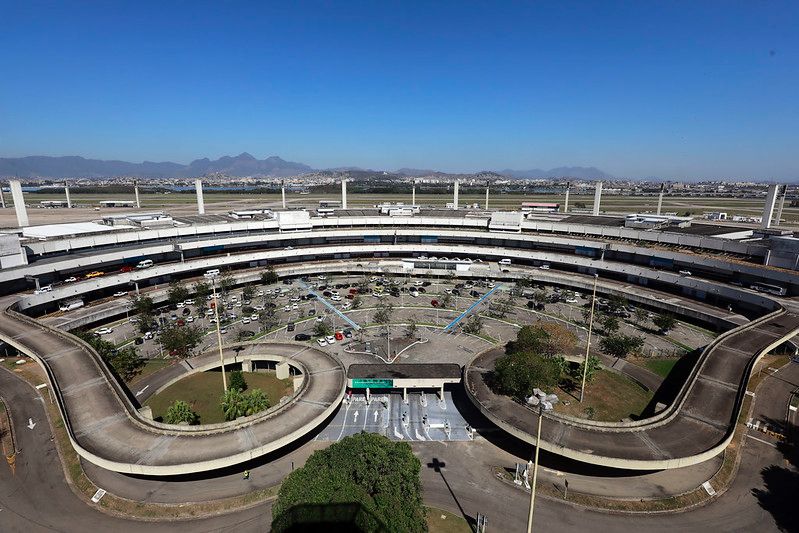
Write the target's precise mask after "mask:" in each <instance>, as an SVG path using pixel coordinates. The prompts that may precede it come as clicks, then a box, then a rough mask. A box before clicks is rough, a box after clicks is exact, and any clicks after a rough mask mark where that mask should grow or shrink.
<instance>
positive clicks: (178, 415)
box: [164, 400, 198, 424]
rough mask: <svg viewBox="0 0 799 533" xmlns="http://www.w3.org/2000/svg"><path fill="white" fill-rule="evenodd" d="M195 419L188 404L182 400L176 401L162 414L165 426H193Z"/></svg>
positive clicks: (195, 415) (194, 414) (195, 414)
mask: <svg viewBox="0 0 799 533" xmlns="http://www.w3.org/2000/svg"><path fill="white" fill-rule="evenodd" d="M197 418H198V417H197V413H195V412H194V411H192V410H191V407H189V404H187V403H186V402H184V401H182V400H176V401H175V403H173V404H172V405H170V406H169V409H167V410H166V413H165V414H164V422H166V423H167V424H181V423H186V424H194V423H195V422H196V421H197Z"/></svg>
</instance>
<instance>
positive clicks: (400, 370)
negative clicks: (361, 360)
mask: <svg viewBox="0 0 799 533" xmlns="http://www.w3.org/2000/svg"><path fill="white" fill-rule="evenodd" d="M461 376H462V372H461V367H460V366H459V365H457V364H455V363H432V364H419V363H411V364H394V365H388V364H354V365H350V367H349V368H348V369H347V387H349V388H350V389H351V390H353V391H364V392H365V393H366V394H367V396H368V395H369V393H370V391H371V390H374V389H401V390H402V397H403V400H407V396H408V389H437V390H438V392H439V396H440V397H441V398H443V397H444V385H447V384H449V383H460V382H461Z"/></svg>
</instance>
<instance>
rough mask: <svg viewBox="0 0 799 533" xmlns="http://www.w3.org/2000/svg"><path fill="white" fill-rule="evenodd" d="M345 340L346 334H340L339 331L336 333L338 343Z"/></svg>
mask: <svg viewBox="0 0 799 533" xmlns="http://www.w3.org/2000/svg"><path fill="white" fill-rule="evenodd" d="M343 338H344V334H343V333H342V332H340V331H337V332H336V340H337V341H340V340H342V339H343Z"/></svg>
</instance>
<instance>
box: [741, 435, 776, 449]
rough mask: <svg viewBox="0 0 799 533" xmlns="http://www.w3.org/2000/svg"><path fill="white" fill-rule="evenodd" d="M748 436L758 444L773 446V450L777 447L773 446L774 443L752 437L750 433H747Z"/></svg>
mask: <svg viewBox="0 0 799 533" xmlns="http://www.w3.org/2000/svg"><path fill="white" fill-rule="evenodd" d="M746 436H747V437H749V438H750V439H752V440H756V441H757V442H762V443H763V444H767V445H768V446H771V447H772V448H776V447H777V445H776V444H773V443H771V442H769V441H767V440H763V439H758V438H757V437H755V436H754V435H750V434H749V433H747V434H746Z"/></svg>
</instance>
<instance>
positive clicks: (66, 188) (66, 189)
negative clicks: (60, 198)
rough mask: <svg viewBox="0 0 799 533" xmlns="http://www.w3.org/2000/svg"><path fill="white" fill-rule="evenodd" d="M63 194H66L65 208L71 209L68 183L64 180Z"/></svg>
mask: <svg viewBox="0 0 799 533" xmlns="http://www.w3.org/2000/svg"><path fill="white" fill-rule="evenodd" d="M64 194H66V195H67V209H72V200H70V198H69V183H67V182H66V181H65V182H64Z"/></svg>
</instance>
